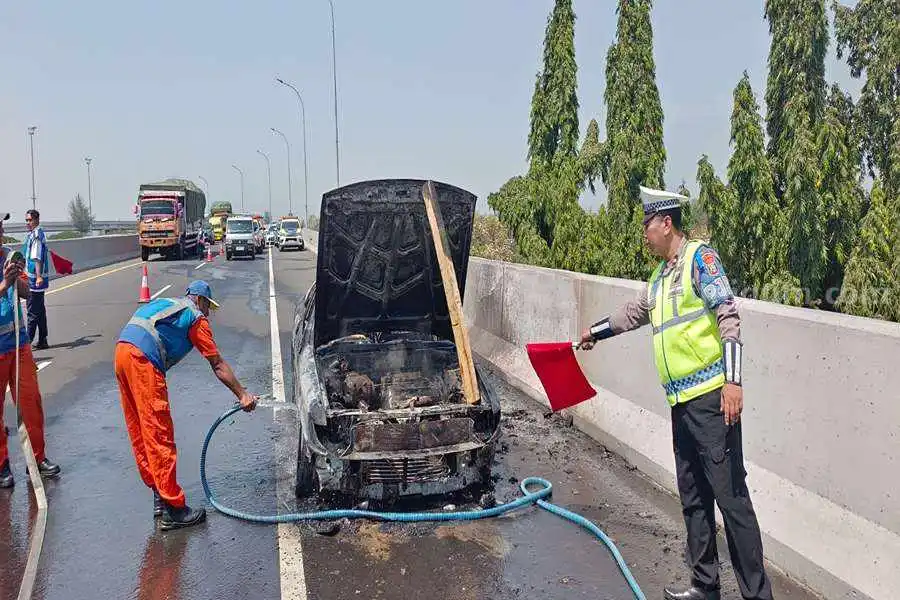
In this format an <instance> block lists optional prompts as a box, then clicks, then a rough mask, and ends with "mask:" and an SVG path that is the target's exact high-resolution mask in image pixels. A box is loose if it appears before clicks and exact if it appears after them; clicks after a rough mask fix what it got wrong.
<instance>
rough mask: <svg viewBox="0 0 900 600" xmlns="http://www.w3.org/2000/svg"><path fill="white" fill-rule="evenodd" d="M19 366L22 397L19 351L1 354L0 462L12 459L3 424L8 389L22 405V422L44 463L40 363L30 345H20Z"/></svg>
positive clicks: (32, 446)
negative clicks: (37, 363) (17, 359)
mask: <svg viewBox="0 0 900 600" xmlns="http://www.w3.org/2000/svg"><path fill="white" fill-rule="evenodd" d="M19 367H20V370H21V372H22V378H21V379H20V380H19V395H20V396H21V402H20V401H19V398H16V370H17V369H16V350H15V348H13V349H12V350H10V351H9V352H4V353H3V354H0V390H2V392H0V465H2V464H3V463H4V462H5V461H6V460H7V459H8V458H9V448H8V445H7V440H6V428H5V427H3V404H4V402H3V398H2V396H5V395H6V389H7V388H9V390H10V393H11V395H12V399H13V402H16V403H17V404H18V406H19V411H20V413H21V415H22V421H24V422H25V429H26V430H27V431H28V439H29V440H30V441H31V448H32V450H34V455H35V458H37V461H38V462H41V461H42V460H44V458H46V457H45V456H44V409H43V405H42V402H41V391H40V389H39V388H38V377H37V365H36V364H34V356H33V355H32V353H31V344H28V343H26V344H23V345H22V346H21V347H20V348H19Z"/></svg>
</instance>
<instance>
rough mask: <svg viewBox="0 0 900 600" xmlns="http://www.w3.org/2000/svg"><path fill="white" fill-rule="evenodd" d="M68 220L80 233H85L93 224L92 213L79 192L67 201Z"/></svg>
mask: <svg viewBox="0 0 900 600" xmlns="http://www.w3.org/2000/svg"><path fill="white" fill-rule="evenodd" d="M69 222H70V223H72V227H74V228H75V230H76V231H78V232H80V233H87V232H89V231H90V230H91V226H92V225H93V224H94V215H92V214H91V211H90V210H89V209H88V205H87V204H86V203H85V201H84V198H82V197H81V194H75V198H73V199H72V200H70V201H69Z"/></svg>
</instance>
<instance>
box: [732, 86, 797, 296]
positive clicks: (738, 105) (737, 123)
mask: <svg viewBox="0 0 900 600" xmlns="http://www.w3.org/2000/svg"><path fill="white" fill-rule="evenodd" d="M731 143H732V145H733V147H734V150H733V152H732V155H731V160H730V161H729V162H728V187H729V188H730V189H731V190H732V192H733V193H734V197H735V208H734V215H733V219H732V220H731V221H730V226H731V227H734V228H735V229H734V231H733V232H731V233H730V234H729V238H730V239H731V240H732V243H733V245H734V248H733V251H734V252H735V253H736V255H735V256H734V257H733V260H734V262H733V264H730V265H729V271H730V273H732V274H733V276H732V279H733V280H735V281H736V282H737V284H736V285H740V286H749V287H751V288H753V289H756V290H759V289H761V288H762V287H763V286H764V285H765V284H766V283H768V282H770V281H771V280H772V279H773V278H774V277H775V276H776V275H777V274H778V273H779V272H780V271H782V270H783V268H784V263H785V260H784V258H785V254H786V244H785V243H784V242H785V234H786V227H785V226H786V222H785V219H784V214H783V213H782V212H781V211H780V210H779V208H778V201H777V199H776V198H775V194H774V187H773V184H774V181H773V178H772V169H771V167H770V165H769V161H768V159H767V157H766V152H765V147H764V145H763V144H764V140H763V130H762V118H761V117H760V114H759V105H758V104H757V101H756V96H755V95H754V93H753V88H752V86H751V84H750V76H749V75H748V74H747V72H746V71H744V76H743V78H742V79H741V80H740V82H738V84H737V87H735V90H734V108H733V110H732V113H731Z"/></svg>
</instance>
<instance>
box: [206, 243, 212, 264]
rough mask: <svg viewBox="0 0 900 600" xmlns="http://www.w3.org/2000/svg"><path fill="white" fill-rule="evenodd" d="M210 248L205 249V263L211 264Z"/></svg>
mask: <svg viewBox="0 0 900 600" xmlns="http://www.w3.org/2000/svg"><path fill="white" fill-rule="evenodd" d="M212 259H213V258H212V246H207V247H206V262H212Z"/></svg>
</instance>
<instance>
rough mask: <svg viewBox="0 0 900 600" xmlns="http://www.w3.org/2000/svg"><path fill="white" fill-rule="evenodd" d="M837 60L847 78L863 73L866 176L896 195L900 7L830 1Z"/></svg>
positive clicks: (899, 177)
mask: <svg viewBox="0 0 900 600" xmlns="http://www.w3.org/2000/svg"><path fill="white" fill-rule="evenodd" d="M832 7H833V9H834V13H835V32H836V37H837V55H838V58H843V57H844V56H846V58H847V64H848V65H849V66H850V73H851V75H852V76H853V77H856V78H859V77H861V76H862V75H863V74H865V77H866V80H865V82H864V83H863V87H862V93H861V95H860V98H859V107H858V108H859V113H860V121H861V122H862V123H863V124H864V125H863V130H864V139H863V147H864V148H865V153H866V163H867V165H868V168H869V172H870V175H872V176H873V177H874V176H876V174H878V175H879V176H880V177H881V179H882V181H883V182H884V188H885V192H886V193H889V194H897V193H898V192H900V67H898V65H900V2H897V1H896V0H859V1H858V2H857V3H856V6H855V7H853V8H851V7H848V6H844V5H843V4H841V3H839V2H837V0H833V4H832Z"/></svg>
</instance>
